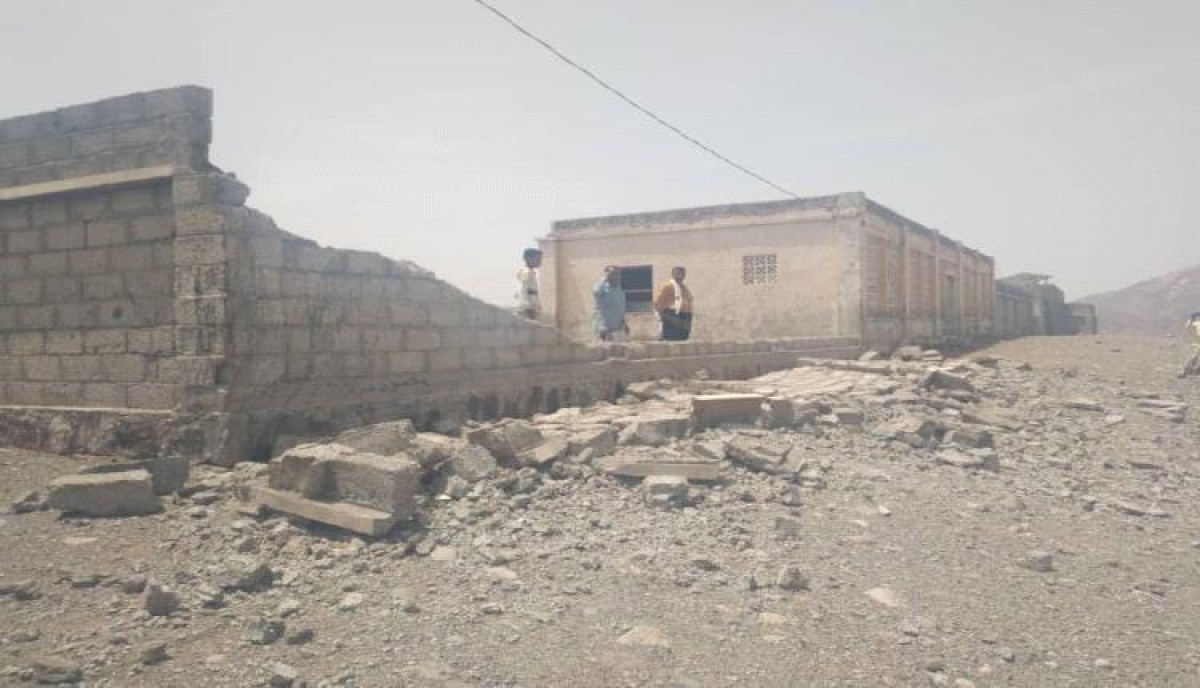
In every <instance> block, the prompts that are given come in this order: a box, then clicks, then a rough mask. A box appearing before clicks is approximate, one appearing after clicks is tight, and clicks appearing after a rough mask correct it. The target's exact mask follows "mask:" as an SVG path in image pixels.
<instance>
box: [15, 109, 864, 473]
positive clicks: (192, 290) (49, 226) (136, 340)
mask: <svg viewBox="0 0 1200 688" xmlns="http://www.w3.org/2000/svg"><path fill="white" fill-rule="evenodd" d="M211 112H212V102H211V94H210V93H209V92H208V91H207V90H205V89H200V88H196V87H182V88H176V89H167V90H164V91H156V92H152V93H143V94H134V95H131V96H123V97H121V98H113V99H109V100H104V101H100V102H98V103H91V104H87V105H79V106H73V107H69V108H63V109H61V110H56V111H53V112H47V113H41V114H37V115H30V116H26V117H18V118H16V119H11V120H7V121H3V122H0V445H15V446H24V447H31V448H43V449H51V450H54V451H62V452H71V451H82V452H92V453H124V454H134V455H146V454H158V453H171V454H185V455H189V456H192V457H195V458H197V459H199V460H207V461H213V462H216V463H222V464H229V463H232V462H234V461H238V460H244V459H250V458H263V457H265V456H266V455H267V454H268V453H269V452H270V450H271V448H272V444H273V442H274V441H275V439H276V438H277V437H279V436H280V435H288V434H291V435H297V436H314V435H320V434H324V433H328V432H333V431H336V430H339V429H343V428H345V427H348V426H351V425H355V424H360V423H366V422H373V421H378V420H384V419H394V418H402V417H407V418H413V419H416V420H417V421H418V422H419V423H420V424H421V425H422V426H424V427H441V428H445V429H450V428H452V427H453V426H454V425H455V424H456V423H457V422H458V421H460V420H462V419H463V418H466V417H475V418H484V417H496V416H498V415H521V414H525V413H530V412H533V411H538V410H550V409H554V408H557V407H558V406H559V405H563V404H570V403H587V402H589V401H592V400H595V399H598V398H608V397H612V396H614V395H615V394H617V393H619V392H620V390H621V389H622V386H623V385H624V384H626V383H628V382H631V381H634V380H638V379H648V378H654V377H660V376H663V375H679V374H686V373H688V372H691V371H694V370H698V369H701V368H706V369H708V370H709V371H710V372H711V373H713V374H715V375H723V374H753V373H757V372H765V370H768V369H772V368H778V367H781V366H785V365H788V364H789V363H790V362H792V361H793V360H794V357H795V355H796V354H797V353H801V352H804V353H814V352H823V353H826V354H832V355H838V354H845V353H853V352H854V351H855V349H856V342H854V341H843V340H836V341H835V340H829V341H818V342H809V343H805V342H790V343H777V344H771V345H766V344H764V346H761V347H759V346H755V347H746V346H741V347H734V348H729V347H724V348H723V347H721V346H717V345H715V344H708V345H706V346H705V347H704V348H703V349H701V348H699V345H698V344H695V343H687V344H684V345H680V346H676V347H667V348H664V349H662V350H656V351H657V353H656V357H655V358H644V357H642V356H641V354H644V353H647V352H645V351H643V352H640V353H639V352H634V351H632V350H630V351H623V350H619V349H618V350H616V351H610V350H607V349H605V348H601V347H594V346H588V345H584V344H580V343H576V342H572V341H570V340H568V339H567V338H565V337H564V336H563V335H562V334H561V333H560V332H559V331H557V330H555V329H553V328H551V327H549V326H545V325H538V324H535V323H530V322H527V321H524V320H522V319H520V318H518V317H516V316H515V315H513V314H512V313H510V312H508V311H506V310H504V309H501V308H497V307H494V306H490V305H488V304H485V303H483V302H481V301H479V300H477V299H474V298H472V297H470V296H469V295H467V294H465V293H463V292H461V291H459V290H457V289H455V288H454V287H452V286H450V285H448V284H446V283H444V282H442V281H440V280H438V279H436V278H435V277H434V276H433V275H432V274H431V273H429V272H428V271H426V270H423V269H421V268H419V267H417V266H416V265H413V264H411V263H406V262H402V261H394V260H389V259H387V258H384V257H383V256H380V255H378V254H374V253H365V252H360V251H343V250H337V249H331V248H324V247H321V246H318V245H317V244H316V243H314V242H312V241H309V240H306V239H303V238H300V237H297V236H294V235H291V234H288V233H287V232H284V231H283V230H281V229H279V228H278V227H276V226H275V223H274V222H273V221H272V220H271V219H270V218H269V217H267V216H266V215H264V214H262V213H260V212H258V211H256V210H253V209H251V208H248V207H246V206H245V200H246V197H247V195H248V193H249V189H248V188H247V187H246V186H245V185H243V184H242V183H241V182H239V181H238V180H237V179H236V178H235V177H234V176H232V175H228V174H225V173H222V172H221V171H220V170H217V169H216V168H214V167H213V166H212V165H210V164H209V163H208V160H207V149H208V143H209V139H210V135H211V126H210V117H211Z"/></svg>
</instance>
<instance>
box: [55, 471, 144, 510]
mask: <svg viewBox="0 0 1200 688" xmlns="http://www.w3.org/2000/svg"><path fill="white" fill-rule="evenodd" d="M48 503H49V505H50V507H51V508H54V509H58V510H59V511H65V512H68V513H77V514H84V515H87V516H141V515H145V514H153V513H156V512H158V511H160V510H161V509H162V504H161V503H160V502H159V500H158V496H157V495H155V494H154V482H153V480H152V478H151V476H150V473H149V472H147V471H144V470H135V471H121V472H116V473H96V474H88V475H84V474H81V475H67V476H63V477H61V478H58V479H56V480H55V481H54V482H52V483H51V484H50V496H49V498H48Z"/></svg>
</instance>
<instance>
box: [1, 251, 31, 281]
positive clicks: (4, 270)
mask: <svg viewBox="0 0 1200 688" xmlns="http://www.w3.org/2000/svg"><path fill="white" fill-rule="evenodd" d="M28 273H29V261H28V259H26V258H25V256H0V276H3V278H4V279H5V280H12V279H16V278H18V277H24V276H25V275H27V274H28Z"/></svg>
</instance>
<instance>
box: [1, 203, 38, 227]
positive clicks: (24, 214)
mask: <svg viewBox="0 0 1200 688" xmlns="http://www.w3.org/2000/svg"><path fill="white" fill-rule="evenodd" d="M31 224H32V209H31V207H30V206H29V204H28V203H17V204H14V205H5V206H0V231H14V230H21V229H27V228H29V226H30V225H31Z"/></svg>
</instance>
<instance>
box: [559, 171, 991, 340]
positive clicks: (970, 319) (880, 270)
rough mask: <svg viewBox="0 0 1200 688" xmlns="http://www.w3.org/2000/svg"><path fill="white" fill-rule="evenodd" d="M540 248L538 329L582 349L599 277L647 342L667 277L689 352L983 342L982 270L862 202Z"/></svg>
mask: <svg viewBox="0 0 1200 688" xmlns="http://www.w3.org/2000/svg"><path fill="white" fill-rule="evenodd" d="M539 243H540V245H541V248H542V250H543V251H544V253H545V260H544V263H543V268H542V284H541V291H542V299H543V304H544V307H545V316H544V317H545V318H546V319H547V321H548V322H551V323H552V324H554V325H556V326H557V327H559V328H561V329H562V330H564V331H565V332H567V333H568V334H569V335H571V336H573V337H577V338H590V337H591V336H592V331H591V328H592V319H591V318H592V296H591V290H592V288H593V286H594V285H595V283H596V282H597V280H598V279H599V278H600V275H601V273H602V271H603V268H604V266H605V265H609V264H614V265H619V266H621V267H622V286H623V287H624V288H625V291H626V295H627V301H628V311H629V313H628V320H629V323H630V327H631V330H632V335H633V337H634V338H635V339H651V338H654V337H655V336H656V332H655V330H656V323H655V318H654V314H653V312H652V309H651V307H650V300H651V298H652V295H653V290H654V289H656V288H657V287H658V286H660V285H661V284H663V283H664V282H665V281H666V280H669V279H670V270H671V267H672V266H674V265H683V266H685V267H686V268H687V269H688V278H687V282H688V284H689V285H690V287H691V289H692V292H693V293H694V295H695V299H696V308H695V310H696V316H695V317H696V319H695V323H694V326H693V332H692V336H693V339H699V340H719V339H731V338H739V339H757V340H761V339H772V338H784V337H797V336H815V337H859V338H861V339H862V341H863V342H864V343H865V344H867V345H869V346H877V347H890V346H894V345H897V344H900V343H905V342H926V341H936V340H940V339H944V338H948V337H972V336H977V335H986V334H989V333H991V332H992V330H993V322H992V320H993V314H994V310H995V304H994V302H995V292H994V288H993V284H994V277H995V268H994V264H993V260H992V258H991V257H989V256H986V255H984V254H982V253H980V252H978V251H975V250H973V249H970V248H967V247H965V246H963V245H962V244H961V243H960V242H957V241H954V240H952V239H950V238H948V237H946V236H943V235H942V234H940V233H939V232H938V231H936V230H933V229H930V228H928V227H925V226H923V225H921V224H919V223H917V222H914V221H912V220H909V219H908V218H905V217H904V216H902V215H900V214H899V213H896V212H894V211H892V210H890V209H888V208H886V207H884V206H882V205H880V204H878V203H875V202H874V201H872V200H870V199H868V198H867V197H866V196H865V195H864V194H862V193H845V194H839V195H836V196H823V197H816V198H802V199H796V200H788V201H775V202H767V203H745V204H738V205H727V206H712V207H704V208H687V209H682V210H667V211H662V212H650V213H639V214H634V215H619V216H611V217H598V218H586V219H578V220H563V221H560V222H556V223H554V226H553V228H552V231H551V232H550V234H549V235H548V236H546V237H544V238H543V239H541V240H540V241H539Z"/></svg>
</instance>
